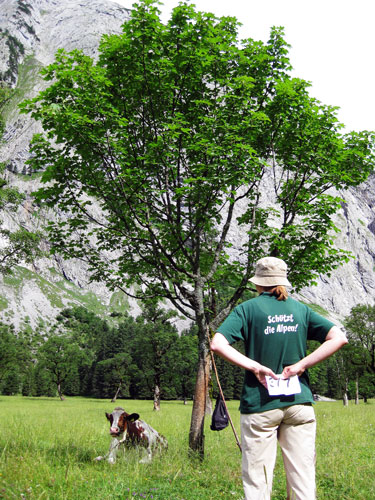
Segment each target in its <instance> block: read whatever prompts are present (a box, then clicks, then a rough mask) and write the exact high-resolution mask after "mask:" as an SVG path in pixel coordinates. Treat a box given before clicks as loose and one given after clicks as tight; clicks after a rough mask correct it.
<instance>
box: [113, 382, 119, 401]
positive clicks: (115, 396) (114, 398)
mask: <svg viewBox="0 0 375 500" xmlns="http://www.w3.org/2000/svg"><path fill="white" fill-rule="evenodd" d="M120 389H121V382H120V383H119V385H118V387H117V391H116V394H115V395H114V396H113V398H112V399H111V403H115V402H116V399H117V396H118V393H119V392H120Z"/></svg>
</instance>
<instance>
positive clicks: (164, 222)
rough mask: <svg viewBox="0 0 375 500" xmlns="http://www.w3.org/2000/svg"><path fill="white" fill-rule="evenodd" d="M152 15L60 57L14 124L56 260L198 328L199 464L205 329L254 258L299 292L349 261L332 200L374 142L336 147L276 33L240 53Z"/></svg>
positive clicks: (147, 3)
mask: <svg viewBox="0 0 375 500" xmlns="http://www.w3.org/2000/svg"><path fill="white" fill-rule="evenodd" d="M154 4H155V2H153V1H152V0H143V1H140V2H139V4H137V5H135V6H134V10H133V11H132V15H131V18H130V20H129V21H128V22H126V23H125V24H124V26H123V33H122V34H120V35H111V36H105V37H104V38H103V40H102V42H101V44H100V51H99V52H100V55H99V59H98V61H96V62H94V61H93V60H92V59H91V58H89V57H87V56H85V55H84V54H83V53H82V52H79V51H73V52H71V53H66V52H64V51H62V50H61V51H59V52H58V54H57V55H56V60H55V62H54V63H53V64H52V65H50V66H49V67H48V68H46V69H45V70H44V71H43V75H44V78H45V80H46V81H49V82H50V83H51V85H50V86H49V87H48V88H47V89H46V90H44V91H43V92H41V93H40V94H39V95H38V96H37V97H36V98H35V99H32V100H30V101H27V102H25V103H24V104H23V110H24V111H25V112H29V113H31V115H32V116H33V117H34V118H36V119H38V120H41V122H42V124H43V127H44V130H45V134H44V135H38V136H36V137H35V139H34V141H33V144H32V152H33V157H32V158H31V160H30V164H31V165H32V168H33V169H36V170H43V171H44V174H43V181H44V183H45V186H44V187H43V189H42V190H41V191H40V192H39V195H38V199H39V201H40V202H42V203H44V204H45V205H47V206H49V207H53V208H58V211H59V213H60V214H61V215H62V216H63V217H62V218H61V219H60V220H58V221H56V222H54V223H51V225H50V229H51V238H52V242H53V245H54V250H55V251H56V252H61V253H63V254H64V255H65V256H69V257H71V256H75V257H78V258H81V259H84V260H85V261H87V262H88V264H89V269H90V271H91V273H92V279H93V280H100V281H105V282H106V283H107V284H108V286H109V287H112V288H116V287H119V288H121V289H122V290H124V291H125V293H128V294H130V293H131V290H134V292H133V295H134V296H136V297H138V298H150V297H155V296H157V297H164V298H166V299H168V300H169V301H170V302H171V303H172V304H173V305H174V306H175V307H176V308H177V309H178V310H179V311H180V312H182V313H183V314H184V315H185V316H186V317H187V318H190V319H192V320H194V321H195V322H196V324H197V327H198V354H199V355H198V370H197V377H196V387H195V396H194V405H193V412H192V419H191V427H190V434H189V443H190V447H191V448H192V449H193V450H197V451H199V452H200V453H201V454H203V449H204V436H203V424H204V413H205V404H206V396H207V387H208V379H209V364H210V361H209V359H210V358H209V356H208V344H207V330H208V328H212V329H215V328H216V326H217V325H218V324H219V323H220V322H221V321H222V320H223V318H224V317H225V316H226V315H227V314H228V312H229V311H230V310H231V308H232V307H233V306H234V305H235V304H236V303H237V301H238V300H239V299H240V297H241V296H242V294H243V293H244V291H245V290H246V287H247V283H248V278H249V276H250V275H251V273H252V272H253V266H254V262H255V261H256V260H257V259H258V258H260V257H262V256H264V255H266V254H269V253H271V254H273V255H278V256H280V257H281V258H284V259H285V260H286V261H287V262H288V264H289V268H290V279H291V281H292V283H293V284H294V285H295V287H296V288H297V289H299V288H301V287H303V286H304V285H306V284H308V283H309V282H311V280H312V279H313V278H314V277H315V276H316V275H318V274H319V273H329V272H330V271H331V270H332V269H334V268H335V267H336V266H337V265H339V264H340V263H341V262H343V261H345V259H347V258H348V256H347V254H346V253H345V252H342V251H340V250H337V249H335V247H334V242H333V237H332V234H333V232H334V230H335V227H334V225H333V223H332V220H331V216H332V214H333V213H334V212H335V211H337V210H338V208H339V198H337V197H335V196H334V195H333V194H332V193H330V192H328V190H329V189H330V188H332V187H334V188H345V187H348V186H354V185H356V184H358V183H360V182H361V181H362V180H364V179H365V178H366V176H367V175H368V173H369V172H370V170H371V168H372V164H373V157H372V136H370V134H367V133H361V134H349V135H345V136H343V135H341V134H340V130H339V127H340V125H339V124H338V123H337V118H336V115H335V110H334V109H333V108H330V107H327V106H323V105H321V104H320V103H319V102H317V101H315V100H314V99H312V98H310V97H309V95H308V91H307V88H308V85H307V83H306V82H303V81H302V80H298V79H291V78H290V77H289V76H288V71H289V70H290V63H289V60H288V46H287V44H286V43H285V41H284V39H283V33H282V30H281V29H273V30H272V31H271V36H270V40H269V42H268V43H265V44H264V43H262V42H257V41H254V40H252V39H248V40H244V41H242V43H241V44H240V43H239V40H238V33H237V27H238V22H237V21H236V19H234V18H220V19H218V18H216V17H215V16H214V15H212V14H207V13H202V12H196V11H195V9H194V6H190V5H187V4H185V3H182V4H180V5H179V6H178V7H176V8H175V9H174V10H173V12H172V15H171V19H170V21H168V23H167V24H163V23H162V22H161V21H160V19H159V11H158V9H157V7H156V6H155V5H154ZM233 231H235V232H236V233H235V234H236V235H237V236H235V237H234V235H233ZM223 283H225V284H226V287H227V291H226V294H225V300H223V298H222V297H220V295H219V294H218V293H217V285H220V286H221V287H222V285H223ZM134 285H136V286H134Z"/></svg>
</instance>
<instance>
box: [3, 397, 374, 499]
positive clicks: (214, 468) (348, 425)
mask: <svg viewBox="0 0 375 500" xmlns="http://www.w3.org/2000/svg"><path fill="white" fill-rule="evenodd" d="M118 404H120V405H122V406H124V407H125V409H126V410H127V411H128V412H129V413H132V412H133V411H136V412H138V413H139V414H140V415H141V418H143V419H144V420H146V421H147V422H149V423H150V424H151V425H152V426H153V427H155V428H156V429H158V430H159V431H160V432H161V433H162V434H164V435H165V436H166V437H167V438H168V441H169V447H168V450H167V452H165V453H164V454H163V455H161V456H159V457H157V458H155V459H154V460H153V462H152V463H151V464H146V465H145V464H140V463H139V457H138V456H137V454H136V453H129V452H127V455H126V457H124V456H119V458H118V460H117V462H116V464H115V465H112V466H111V465H109V464H108V463H107V462H95V461H93V459H94V458H95V457H96V456H97V455H103V454H105V453H106V452H107V450H108V445H109V441H110V437H109V435H108V424H107V421H106V419H105V416H104V412H105V411H108V410H112V409H113V407H114V406H116V405H115V404H113V403H110V402H109V401H104V400H94V399H83V398H68V399H67V400H66V401H64V402H61V401H59V400H57V399H53V398H50V399H49V398H22V397H11V396H8V397H6V396H0V428H1V433H0V498H4V499H14V498H18V499H35V500H47V499H49V500H62V499H64V500H65V499H66V500H68V499H69V500H83V499H90V500H127V499H140V498H146V499H155V500H156V499H159V500H160V499H163V500H182V499H184V500H213V499H215V500H216V499H220V498H222V499H226V500H228V499H234V500H239V499H240V498H242V484H241V472H240V452H239V450H238V448H237V446H236V443H235V440H234V437H233V434H232V431H231V429H230V427H228V428H227V429H225V430H224V431H221V432H212V431H211V430H210V429H209V423H210V422H209V420H210V419H206V429H205V435H206V440H205V449H206V453H205V459H204V461H203V462H200V461H199V460H194V459H192V458H191V457H189V455H188V447H187V440H188V431H189V424H190V415H191V403H189V404H188V405H186V406H185V405H183V404H182V402H175V401H168V402H162V406H161V411H160V412H159V413H155V412H153V411H152V402H150V401H119V402H118ZM228 404H229V409H230V411H231V415H232V418H233V421H234V424H235V427H236V428H237V432H239V414H238V410H237V407H238V402H236V401H230V402H229V403H228ZM374 404H375V403H374V401H371V402H370V403H369V404H367V405H365V404H363V403H362V404H360V405H359V406H355V405H354V404H353V405H350V406H349V407H348V408H344V407H343V406H342V404H341V403H340V402H335V403H317V405H316V414H317V420H318V435H317V487H318V498H319V500H323V499H324V500H335V499H337V500H338V499H340V500H367V499H368V500H370V499H371V500H372V499H373V498H374V491H375V479H374V473H373V468H374V458H375V451H374V449H375V448H374V441H375V411H374V410H375V406H374ZM284 484H285V478H284V472H283V467H282V461H281V458H280V456H278V460H277V464H276V469H275V477H274V490H273V495H272V499H273V500H281V499H285V494H284V491H285V487H284Z"/></svg>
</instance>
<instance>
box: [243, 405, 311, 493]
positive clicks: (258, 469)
mask: <svg viewBox="0 0 375 500" xmlns="http://www.w3.org/2000/svg"><path fill="white" fill-rule="evenodd" d="M315 430H316V421H315V413H314V409H313V407H312V406H311V405H308V404H307V405H293V406H288V407H286V408H280V409H276V410H269V411H265V412H263V413H251V414H247V415H245V414H242V415H241V437H242V480H243V485H244V491H245V500H269V499H270V498H271V490H272V479H273V469H274V466H275V461H276V451H277V441H279V444H280V447H281V451H282V455H283V460H284V467H285V472H286V478H287V495H288V496H287V498H288V499H290V500H315V498H316V495H315Z"/></svg>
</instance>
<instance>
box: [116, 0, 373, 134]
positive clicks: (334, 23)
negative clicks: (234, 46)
mask: <svg viewBox="0 0 375 500" xmlns="http://www.w3.org/2000/svg"><path fill="white" fill-rule="evenodd" d="M115 1H117V3H120V4H122V5H124V6H125V7H128V8H131V6H132V4H133V3H134V1H133V0H115ZM178 3H179V1H178V0H164V1H163V4H164V5H163V6H160V10H161V11H162V15H161V17H162V20H163V21H164V22H165V21H167V20H168V19H169V16H170V12H171V10H172V9H173V7H175V6H176V5H178ZM192 3H194V4H195V5H196V7H197V9H198V10H201V11H205V12H213V13H214V14H216V15H217V16H234V17H236V18H237V19H238V20H239V21H240V22H241V23H242V25H243V26H242V27H241V29H240V37H241V38H247V37H250V38H254V39H259V40H263V41H267V40H268V36H269V33H270V28H271V26H283V27H284V28H285V38H286V41H287V42H288V43H289V44H290V45H291V46H292V48H291V50H290V59H291V63H292V66H293V68H294V71H293V75H294V76H298V77H300V78H303V79H305V80H308V81H310V82H311V83H312V87H311V90H310V94H311V95H312V96H314V97H316V98H317V99H319V100H320V101H321V102H323V103H324V104H330V105H332V106H339V107H340V110H339V112H338V118H339V120H340V121H341V122H342V123H344V125H345V130H346V131H349V130H356V131H359V130H365V129H367V130H375V57H374V50H375V29H374V26H373V25H374V22H375V0H356V1H354V0H196V1H193V2H192Z"/></svg>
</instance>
